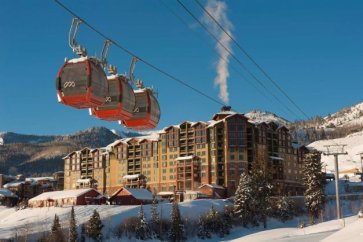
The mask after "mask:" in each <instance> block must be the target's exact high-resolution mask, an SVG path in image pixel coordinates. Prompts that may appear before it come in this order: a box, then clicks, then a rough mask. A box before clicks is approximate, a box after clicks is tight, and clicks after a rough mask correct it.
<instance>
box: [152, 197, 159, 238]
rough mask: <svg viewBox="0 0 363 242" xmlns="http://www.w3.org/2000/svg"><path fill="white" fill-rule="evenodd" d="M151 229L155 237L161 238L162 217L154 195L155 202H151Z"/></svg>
mask: <svg viewBox="0 0 363 242" xmlns="http://www.w3.org/2000/svg"><path fill="white" fill-rule="evenodd" d="M150 227H151V230H152V232H153V234H154V237H156V238H160V217H159V212H158V205H157V203H156V199H155V197H154V200H153V203H152V204H151V224H150Z"/></svg>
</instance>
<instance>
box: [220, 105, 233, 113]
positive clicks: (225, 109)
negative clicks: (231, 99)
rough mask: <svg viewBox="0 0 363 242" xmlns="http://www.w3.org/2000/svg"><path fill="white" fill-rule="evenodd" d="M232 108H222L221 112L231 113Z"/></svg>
mask: <svg viewBox="0 0 363 242" xmlns="http://www.w3.org/2000/svg"><path fill="white" fill-rule="evenodd" d="M231 108H232V107H231V106H223V107H222V108H221V111H222V112H228V111H231Z"/></svg>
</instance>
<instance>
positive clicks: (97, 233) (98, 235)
mask: <svg viewBox="0 0 363 242" xmlns="http://www.w3.org/2000/svg"><path fill="white" fill-rule="evenodd" d="M102 228H103V224H102V221H101V218H100V214H99V213H98V212H97V210H96V209H95V210H93V214H92V216H91V218H90V220H89V221H88V224H87V226H86V234H87V235H88V237H90V238H92V239H94V240H95V241H102V240H103V234H102Z"/></svg>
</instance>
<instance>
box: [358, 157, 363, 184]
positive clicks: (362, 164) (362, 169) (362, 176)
mask: <svg viewBox="0 0 363 242" xmlns="http://www.w3.org/2000/svg"><path fill="white" fill-rule="evenodd" d="M357 155H359V156H360V180H361V181H363V151H362V152H360V153H358V154H357Z"/></svg>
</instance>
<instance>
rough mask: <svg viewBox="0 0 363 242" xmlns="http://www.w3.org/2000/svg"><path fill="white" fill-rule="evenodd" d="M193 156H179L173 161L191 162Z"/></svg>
mask: <svg viewBox="0 0 363 242" xmlns="http://www.w3.org/2000/svg"><path fill="white" fill-rule="evenodd" d="M194 157H195V156H194V155H188V156H179V157H178V158H176V159H175V160H178V161H179V160H191V159H193V158H194Z"/></svg>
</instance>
